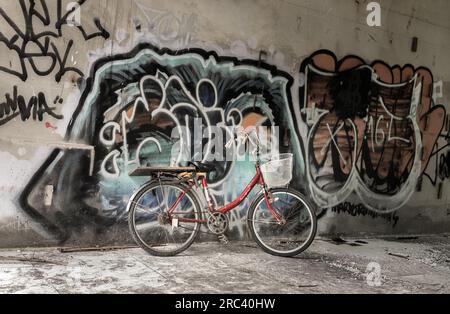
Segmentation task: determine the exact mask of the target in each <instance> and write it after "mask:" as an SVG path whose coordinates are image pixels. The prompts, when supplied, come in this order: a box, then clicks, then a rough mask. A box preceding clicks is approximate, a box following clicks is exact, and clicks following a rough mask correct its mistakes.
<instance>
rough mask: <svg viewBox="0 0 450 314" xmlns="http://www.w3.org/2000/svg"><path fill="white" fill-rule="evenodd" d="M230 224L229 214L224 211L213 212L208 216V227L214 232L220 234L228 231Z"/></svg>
mask: <svg viewBox="0 0 450 314" xmlns="http://www.w3.org/2000/svg"><path fill="white" fill-rule="evenodd" d="M228 225H229V220H228V216H227V215H225V214H222V213H219V212H217V213H211V214H210V215H209V218H208V229H209V231H211V232H212V233H213V234H216V235H219V234H223V233H225V231H227V229H228Z"/></svg>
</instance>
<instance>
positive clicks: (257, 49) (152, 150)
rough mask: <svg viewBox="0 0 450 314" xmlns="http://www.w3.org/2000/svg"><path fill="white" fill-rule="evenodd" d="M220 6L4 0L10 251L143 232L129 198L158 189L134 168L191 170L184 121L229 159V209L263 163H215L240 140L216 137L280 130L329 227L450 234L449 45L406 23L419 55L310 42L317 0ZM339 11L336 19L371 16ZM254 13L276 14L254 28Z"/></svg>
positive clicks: (301, 183)
mask: <svg viewBox="0 0 450 314" xmlns="http://www.w3.org/2000/svg"><path fill="white" fill-rule="evenodd" d="M216 2H217V3H215V4H213V3H211V1H209V2H208V1H199V2H198V5H197V6H196V7H192V6H191V5H189V4H188V2H187V1H165V2H161V3H160V2H159V1H146V0H133V1H130V2H129V4H128V5H126V4H124V2H121V1H118V0H79V1H76V2H72V1H65V0H57V1H45V0H41V1H32V0H20V1H5V2H4V3H2V4H1V5H0V50H1V52H2V53H3V54H2V56H1V57H0V80H1V82H2V84H1V91H0V92H1V94H0V95H4V97H3V98H2V99H3V100H1V101H0V160H1V161H2V162H1V165H0V171H1V174H2V176H1V179H0V198H1V199H2V202H3V205H2V206H3V208H2V207H0V236H1V237H2V240H0V245H2V246H8V245H30V244H35V245H39V244H54V243H67V244H71V243H95V244H97V243H123V242H127V241H129V237H128V233H127V229H126V226H127V212H126V205H127V202H128V200H129V198H130V196H131V195H132V194H133V192H134V191H135V190H136V189H137V188H138V187H139V186H140V185H142V184H143V183H144V182H145V181H144V179H137V178H135V177H130V176H129V173H130V172H131V171H132V170H134V169H136V168H137V167H140V166H167V165H185V164H186V159H183V158H181V157H182V154H178V155H177V154H174V153H173V152H174V148H175V147H176V145H175V142H174V140H173V131H174V130H177V132H178V133H179V135H180V138H182V139H184V140H185V142H183V143H182V144H183V145H185V146H187V147H190V148H194V147H200V150H201V152H202V155H201V156H197V157H196V158H197V159H196V160H200V161H206V160H208V161H213V162H214V166H215V171H213V172H212V173H210V174H209V177H208V181H209V184H210V186H211V189H212V191H211V192H212V195H213V197H214V200H215V202H216V203H217V204H219V205H220V204H225V203H228V202H230V201H232V200H233V199H235V198H236V197H237V196H238V195H239V193H240V192H241V191H242V190H243V188H244V187H245V185H246V182H248V181H249V180H250V179H251V177H252V176H253V174H254V166H253V163H252V162H251V161H234V160H231V161H230V160H226V161H221V160H216V159H215V157H217V154H218V151H224V152H230V150H231V154H236V153H237V152H236V151H235V150H236V149H237V148H236V147H235V146H232V147H231V148H230V147H220V150H219V149H218V147H216V146H215V144H214V143H215V140H216V138H217V136H220V137H226V136H227V135H229V132H230V131H229V130H230V128H233V127H236V126H243V127H248V126H264V127H267V128H274V127H277V128H278V129H277V130H278V133H277V141H278V144H279V145H278V147H279V151H278V152H280V153H283V152H289V153H293V154H294V173H293V181H292V184H291V185H292V186H293V187H294V188H296V189H299V190H300V191H302V192H303V193H304V194H306V195H307V196H308V197H309V198H310V199H311V200H312V201H313V202H314V203H315V204H316V205H317V212H318V215H319V217H320V223H319V225H320V226H319V229H320V232H322V233H323V234H328V233H350V234H353V233H361V232H362V233H418V232H419V233H421V232H425V233H427V232H433V231H438V232H440V231H439V230H445V228H448V225H449V224H450V216H448V207H449V206H448V203H449V202H448V197H447V196H446V192H448V189H449V188H450V186H449V184H450V182H449V180H450V153H449V151H450V121H449V120H450V119H449V114H448V112H450V110H449V108H448V107H446V105H447V104H448V94H446V92H447V93H448V89H449V88H450V86H448V85H449V82H450V67H449V65H448V64H447V62H446V61H445V59H444V58H441V59H439V56H441V54H444V52H445V49H444V51H441V50H442V49H443V48H439V49H438V50H439V51H437V50H436V49H437V48H436V47H434V46H433V45H431V44H428V45H425V46H424V48H423V49H424V50H427V51H432V53H434V54H436V55H437V56H438V57H436V56H434V57H433V58H431V59H429V58H428V57H427V56H429V54H430V53H424V54H422V55H420V57H418V56H416V55H413V54H411V52H410V51H409V50H408V49H407V48H401V47H402V45H401V42H400V40H399V43H397V41H395V40H394V39H395V38H397V37H396V36H397V35H395V34H394V33H393V34H392V35H391V37H390V38H388V39H386V38H382V37H380V40H383V43H385V42H386V43H388V44H390V45H393V47H394V46H395V47H396V49H397V50H398V51H404V55H403V56H402V54H399V53H397V54H393V53H390V52H388V51H387V50H386V51H385V52H379V53H376V52H374V51H376V49H374V50H373V51H370V52H369V51H367V50H365V49H358V48H359V47H360V45H359V44H360V43H361V42H363V41H364V40H363V39H362V38H361V36H359V35H358V36H356V37H355V38H354V39H352V41H351V42H350V43H351V44H350V45H349V47H348V48H346V49H345V51H343V49H342V48H340V46H339V43H340V42H346V43H348V38H347V39H345V38H341V39H340V37H339V36H336V34H329V32H331V28H330V30H328V32H327V31H324V35H323V38H322V39H320V40H319V39H317V38H310V35H308V34H310V33H311V32H310V31H311V29H310V28H311V27H312V26H313V25H315V26H317V27H319V26H318V25H322V24H320V23H319V22H320V21H315V19H317V17H314V15H313V14H312V13H311V12H315V11H317V10H319V11H320V10H323V8H321V7H320V6H318V5H317V4H304V3H303V1H300V0H298V1H294V2H295V3H291V4H278V5H276V4H273V3H272V2H270V1H249V2H248V3H246V4H245V5H242V8H241V12H239V13H236V12H235V10H234V9H233V5H232V4H231V3H228V2H226V1H223V2H222V1H216ZM297 2H298V3H297ZM299 5H306V7H307V8H308V10H306V11H304V10H301V6H299ZM355 5H356V6H358V4H355V3H350V2H349V3H348V4H346V5H345V6H346V7H347V6H348V7H351V6H355ZM444 6H446V7H445V8H444V9H448V10H449V11H450V7H449V6H448V5H444ZM216 9H220V10H219V11H220V12H219V11H217V10H216ZM272 9H273V10H272ZM314 10H315V11H314ZM336 10H337V11H336V12H337V13H336V14H337V15H336V16H335V17H334V18H333V19H332V20H331V22H330V23H331V24H333V23H335V25H340V24H339V21H341V20H342V19H346V18H347V19H348V17H349V16H353V15H354V14H355V13H349V11H348V10H344V8H342V9H339V10H338V9H336ZM252 12H258V14H259V16H260V17H261V18H258V19H256V18H252V19H251V20H252V21H254V23H253V24H252V23H243V22H242V19H240V18H242V17H244V16H246V17H247V18H246V19H247V21H248V16H250V15H251V13H252ZM274 12H277V13H276V14H275V13H274ZM294 13H295V14H294ZM252 14H253V15H252V16H254V13H252ZM293 14H294V15H295V16H294V15H293ZM358 14H359V15H364V11H361V12H359V13H356V15H358ZM424 14H425V13H424ZM280 16H283V17H285V19H284V20H283V21H286V22H283V23H280V22H279V21H280ZM324 18H325V17H320V18H319V20H320V19H324ZM264 21H265V22H264ZM308 21H309V22H311V23H309V22H308ZM307 22H308V23H309V24H308V23H307ZM314 23H317V24H314ZM355 25H356V24H355ZM291 26H292V27H291ZM341 27H342V30H341V31H342V32H344V31H345V27H347V26H341ZM348 27H354V25H353V24H352V25H349V26H348ZM392 27H394V26H392ZM417 27H419V28H420V27H421V26H420V25H419V26H417ZM422 27H425V26H422ZM360 30H361V29H360ZM364 31H365V32H367V33H370V32H373V35H371V36H372V37H373V36H384V35H380V34H381V33H377V32H376V31H375V30H371V29H369V28H367V29H365V30H364ZM437 31H439V32H447V35H448V30H445V31H444V30H442V29H438V30H437ZM289 38H290V39H289ZM293 38H295V40H293ZM399 38H401V36H400V35H399ZM344 39H345V40H344ZM318 40H319V41H318ZM367 45H369V46H371V47H378V48H379V47H381V46H380V45H381V44H380V43H377V42H372V41H370V43H368V44H367ZM323 47H326V48H327V49H329V50H324V49H322V48H323ZM402 49H403V50H402ZM378 51H382V50H380V49H379V50H378ZM433 51H436V52H433ZM356 54H357V55H359V56H360V57H358V56H356ZM373 60H376V61H373ZM437 63H439V64H440V65H439V66H438V65H437ZM395 64H400V65H395ZM198 126H200V131H199V130H198ZM217 128H218V129H219V132H218V133H217V132H215V131H213V130H216V129H217ZM190 157H193V156H190ZM194 158H195V156H194ZM188 160H189V159H188ZM253 195H254V194H253ZM253 195H252V196H253ZM250 201H251V198H250V199H249V200H248V201H247V202H245V203H244V204H242V205H241V206H240V207H239V208H238V210H236V211H234V212H232V213H231V214H230V215H231V216H230V222H231V226H230V230H229V234H230V235H231V236H233V237H235V238H241V239H242V238H245V237H246V230H245V215H246V210H247V209H248V206H249V202H250ZM424 221H425V222H424Z"/></svg>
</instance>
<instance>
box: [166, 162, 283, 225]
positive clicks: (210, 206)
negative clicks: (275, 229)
mask: <svg viewBox="0 0 450 314" xmlns="http://www.w3.org/2000/svg"><path fill="white" fill-rule="evenodd" d="M194 180H199V181H201V185H202V188H203V192H204V195H205V198H206V201H207V203H208V210H209V212H210V213H215V212H219V213H222V214H226V213H228V212H230V211H231V210H233V209H235V208H236V207H238V206H239V205H240V204H242V202H243V201H244V200H245V199H246V198H247V197H248V195H249V194H250V192H251V191H252V190H253V188H254V187H255V186H256V185H258V183H259V184H260V185H261V188H262V191H263V193H264V199H265V201H266V204H267V206H268V208H269V211H270V212H271V213H272V215H273V217H274V218H275V219H276V220H277V222H278V223H280V222H281V220H282V217H281V215H280V214H278V213H277V211H276V210H275V208H273V206H272V200H271V197H272V196H271V193H270V192H269V191H268V189H267V188H266V183H265V182H264V177H263V175H262V172H261V169H260V167H259V163H258V164H256V174H255V176H254V177H253V179H252V180H251V181H250V183H249V184H248V185H247V186H246V187H245V189H244V190H243V191H242V192H241V194H240V195H239V196H238V198H236V199H235V200H234V201H232V202H230V203H229V204H226V205H225V206H223V207H221V208H219V209H216V208H215V206H214V202H213V201H212V198H211V196H210V194H209V190H208V183H207V181H206V175H205V174H202V175H200V176H199V177H198V178H196V179H194ZM194 180H192V181H190V183H189V186H188V187H187V189H186V190H184V191H183V192H182V193H181V194H180V195H179V196H178V198H177V200H176V201H175V203H174V204H173V205H172V206H171V208H170V209H169V210H168V214H169V219H170V220H172V216H173V213H174V211H175V209H176V208H177V206H178V205H179V204H180V203H181V201H182V200H183V198H184V197H185V196H186V194H187V193H189V191H191V190H192V189H193V187H194V186H195V181H194ZM178 221H179V222H190V223H206V222H208V220H204V219H191V218H178Z"/></svg>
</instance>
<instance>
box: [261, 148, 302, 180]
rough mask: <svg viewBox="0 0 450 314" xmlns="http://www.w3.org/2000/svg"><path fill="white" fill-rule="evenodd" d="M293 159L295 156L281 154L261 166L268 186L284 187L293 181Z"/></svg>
mask: <svg viewBox="0 0 450 314" xmlns="http://www.w3.org/2000/svg"><path fill="white" fill-rule="evenodd" d="M293 159H294V155H293V154H280V155H278V156H276V157H273V158H272V159H271V160H270V161H268V162H266V163H264V164H262V165H261V172H262V174H263V176H264V181H265V182H266V184H267V186H269V187H271V188H276V187H284V186H287V185H288V184H289V183H290V182H291V181H292V171H293Z"/></svg>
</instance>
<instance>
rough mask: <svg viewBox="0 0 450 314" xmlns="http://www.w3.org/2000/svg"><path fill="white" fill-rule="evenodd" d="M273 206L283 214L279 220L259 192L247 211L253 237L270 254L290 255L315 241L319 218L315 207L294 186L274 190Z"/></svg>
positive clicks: (295, 253) (272, 191) (298, 252)
mask: <svg viewBox="0 0 450 314" xmlns="http://www.w3.org/2000/svg"><path fill="white" fill-rule="evenodd" d="M271 193H272V197H273V203H272V207H273V208H274V209H275V210H276V211H277V213H278V214H279V215H280V216H281V217H282V219H283V222H282V223H279V222H278V221H277V219H276V218H275V217H274V215H273V214H272V212H271V211H270V210H269V207H268V205H267V202H266V200H265V198H264V195H260V196H259V197H258V198H257V199H256V200H255V202H253V204H252V205H251V207H250V209H249V212H248V219H247V220H248V221H247V222H248V227H249V229H250V232H251V233H252V235H253V238H254V240H255V241H256V243H258V245H259V246H260V247H261V248H262V249H263V250H264V251H265V252H267V253H269V254H272V255H277V256H283V257H291V256H295V255H297V254H300V253H301V252H303V251H305V250H306V249H307V248H308V247H309V246H310V245H311V243H312V242H313V240H314V237H315V235H316V231H317V219H316V215H315V213H314V210H313V207H312V206H311V205H310V204H309V202H308V201H307V200H306V198H305V197H304V196H303V195H302V194H300V193H299V192H297V191H295V190H292V189H273V190H271Z"/></svg>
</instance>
